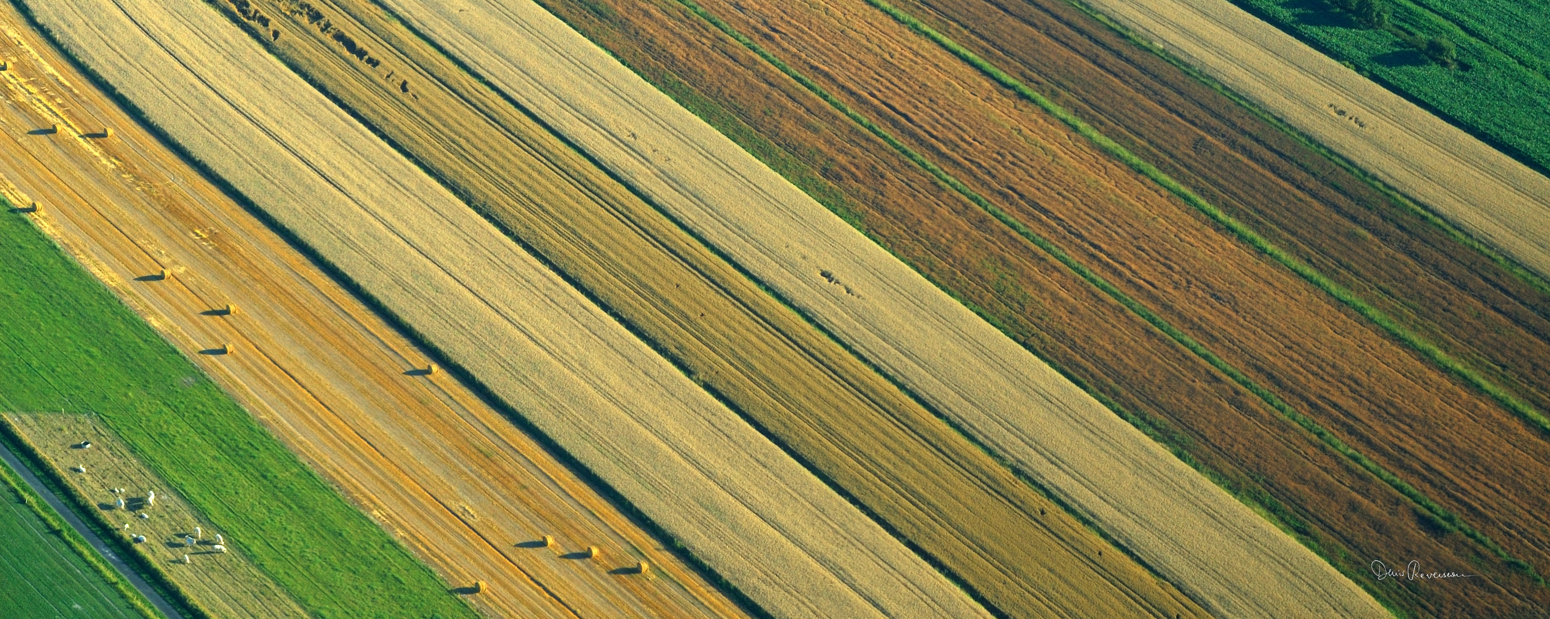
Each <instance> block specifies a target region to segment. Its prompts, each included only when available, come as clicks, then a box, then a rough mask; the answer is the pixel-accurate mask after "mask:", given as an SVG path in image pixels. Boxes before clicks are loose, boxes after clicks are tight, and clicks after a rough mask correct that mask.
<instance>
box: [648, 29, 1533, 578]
mask: <svg viewBox="0 0 1550 619" xmlns="http://www.w3.org/2000/svg"><path fill="white" fill-rule="evenodd" d="M678 2H679V3H680V4H682V5H684V6H685V7H686V8H688V9H689V10H690V11H691V12H692V13H694V14H695V15H696V16H698V17H700V18H701V19H704V20H705V21H706V22H708V23H710V24H711V25H713V26H715V27H716V28H717V29H718V30H720V31H722V32H723V33H724V34H726V35H727V36H729V37H732V38H733V39H734V40H736V41H738V42H739V43H740V44H742V45H743V46H744V47H746V48H748V49H749V51H751V52H753V53H754V54H756V55H758V56H759V57H760V58H762V59H763V60H764V61H765V62H768V63H769V64H770V65H772V66H774V67H775V68H777V69H779V70H780V71H781V72H782V73H784V74H786V75H787V76H788V77H790V78H791V79H792V80H794V81H796V82H797V83H798V84H800V85H802V86H803V87H804V88H806V89H807V90H808V91H810V92H812V93H813V94H814V95H815V96H817V97H819V98H820V99H822V100H823V101H824V102H826V103H828V104H829V105H830V106H832V107H834V109H836V110H838V111H839V112H840V113H842V114H844V115H845V116H846V117H847V118H849V119H850V120H851V121H852V122H855V123H856V124H857V125H860V126H861V127H863V128H865V129H866V130H867V131H869V132H871V133H872V134H873V135H875V136H877V138H878V139H880V140H882V141H883V142H884V143H886V144H888V145H889V146H890V147H892V148H893V149H895V150H896V151H898V152H899V153H900V154H901V155H903V156H904V157H906V158H907V159H909V160H910V161H911V162H913V163H915V164H916V165H918V166H920V167H921V168H922V169H924V170H926V171H927V172H929V173H930V174H931V175H932V176H933V177H935V178H936V179H937V181H938V182H941V183H942V184H943V185H945V186H947V187H949V188H951V189H953V190H954V191H956V192H958V193H959V194H961V195H963V196H964V197H965V198H967V199H968V200H969V201H971V202H973V203H974V204H975V205H977V206H979V207H980V208H982V209H984V210H985V211H986V212H987V213H989V214H990V215H991V216H992V217H995V218H996V220H998V221H1000V222H1001V223H1002V224H1004V225H1006V226H1007V227H1009V228H1011V229H1012V230H1014V231H1016V232H1017V233H1018V234H1019V235H1020V236H1022V237H1023V238H1024V239H1026V240H1027V241H1028V242H1029V243H1031V244H1033V245H1034V246H1035V247H1038V248H1039V249H1041V250H1043V251H1044V252H1045V253H1047V254H1048V255H1050V256H1051V257H1053V258H1054V259H1055V260H1057V261H1058V262H1060V263H1061V264H1062V265H1064V266H1065V267H1066V268H1068V269H1070V270H1071V271H1072V272H1074V273H1076V274H1077V275H1078V276H1080V277H1081V278H1082V279H1083V280H1085V281H1087V282H1088V283H1089V284H1091V285H1092V286H1094V287H1095V288H1097V289H1099V290H1101V291H1103V292H1104V293H1105V294H1106V295H1108V296H1109V297H1110V298H1112V299H1114V300H1115V301H1116V302H1118V303H1120V304H1121V305H1123V306H1124V307H1125V308H1126V309H1128V310H1130V311H1131V312H1132V313H1134V314H1136V315H1137V316H1139V317H1140V318H1142V319H1143V320H1145V321H1147V323H1148V324H1151V325H1152V326H1153V327H1154V328H1156V329H1158V330H1159V331H1161V332H1162V333H1164V334H1166V335H1167V336H1169V337H1170V338H1172V339H1173V340H1174V341H1175V342H1177V343H1178V344H1180V345H1181V346H1183V347H1184V348H1185V349H1187V350H1189V351H1190V352H1192V353H1194V354H1195V355H1196V356H1198V357H1199V358H1201V359H1202V360H1204V361H1205V362H1206V363H1208V364H1209V365H1211V366H1212V367H1213V368H1215V369H1216V370H1217V371H1219V372H1222V373H1223V374H1224V375H1225V376H1227V377H1228V378H1230V379H1231V380H1233V382H1235V383H1237V384H1238V385H1239V386H1241V387H1243V388H1244V389H1247V390H1248V391H1249V392H1251V393H1253V394H1254V395H1255V396H1256V397H1258V398H1260V399H1261V400H1263V401H1264V402H1265V403H1266V404H1268V405H1270V406H1271V408H1273V409H1274V410H1276V411H1277V412H1278V413H1280V414H1281V415H1282V416H1283V417H1285V418H1286V419H1287V420H1289V421H1292V422H1293V423H1295V424H1297V425H1298V426H1299V427H1301V428H1302V429H1303V430H1305V431H1307V432H1309V433H1310V434H1312V435H1313V436H1315V437H1316V438H1318V439H1319V440H1320V441H1321V442H1322V443H1323V444H1325V445H1327V446H1328V447H1329V448H1331V449H1333V450H1334V451H1335V452H1336V453H1339V454H1341V455H1342V456H1345V457H1347V458H1349V459H1351V460H1352V461H1353V462H1355V463H1357V464H1358V465H1359V466H1361V467H1362V468H1363V469H1365V470H1367V471H1368V472H1370V473H1372V474H1373V475H1374V476H1376V477H1378V478H1379V479H1380V480H1382V481H1383V482H1384V483H1387V484H1388V485H1390V486H1391V487H1393V488H1394V489H1395V490H1396V491H1398V492H1399V493H1400V494H1402V495H1404V496H1405V497H1406V498H1408V499H1410V500H1411V501H1412V502H1413V503H1415V504H1416V505H1417V506H1418V507H1420V508H1421V513H1423V514H1426V515H1427V516H1429V517H1430V518H1432V519H1433V521H1434V524H1435V525H1436V526H1437V527H1439V528H1441V529H1445V530H1449V531H1458V532H1460V533H1462V534H1463V535H1465V536H1466V537H1468V538H1469V539H1470V540H1472V541H1474V542H1476V543H1478V544H1480V545H1481V546H1482V547H1484V548H1486V549H1487V550H1489V551H1490V552H1492V553H1493V554H1495V555H1497V556H1499V557H1501V558H1502V559H1503V560H1504V561H1506V562H1508V563H1509V564H1510V565H1512V566H1513V567H1514V568H1516V569H1519V570H1521V571H1524V572H1525V573H1528V574H1529V575H1531V576H1532V577H1533V578H1535V579H1536V580H1539V581H1540V582H1543V579H1541V578H1540V577H1539V575H1538V574H1537V573H1535V572H1534V570H1533V567H1532V566H1530V565H1528V564H1527V563H1525V562H1523V561H1521V560H1518V559H1516V558H1513V557H1512V556H1511V555H1509V554H1508V553H1507V552H1506V550H1505V549H1503V548H1502V547H1501V546H1500V545H1498V544H1496V543H1495V542H1494V541H1493V540H1491V539H1490V538H1488V537H1486V536H1485V535H1484V534H1483V533H1480V532H1479V531H1478V530H1476V529H1475V528H1473V527H1471V526H1469V525H1468V524H1467V523H1465V522H1464V521H1463V520H1462V519H1461V518H1459V517H1458V516H1457V515H1456V514H1453V513H1451V512H1449V511H1447V510H1446V509H1444V508H1443V507H1442V506H1441V505H1438V504H1437V503H1436V502H1435V501H1433V500H1431V498H1430V497H1427V496H1426V495H1424V494H1423V493H1421V492H1420V491H1419V490H1417V489H1415V488H1414V487H1413V486H1411V485H1410V484H1409V483H1407V482H1405V481H1404V480H1402V479H1400V478H1399V477H1397V476H1395V475H1394V474H1393V473H1390V472H1389V471H1388V470H1386V469H1384V468H1382V467H1381V466H1379V465H1378V464H1377V463H1376V462H1373V461H1372V460H1371V459H1369V458H1367V457H1366V456H1365V455H1363V454H1361V453H1360V452H1358V451H1356V450H1355V449H1353V448H1351V447H1350V446H1349V445H1346V444H1345V443H1344V442H1343V441H1341V440H1340V439H1339V438H1338V437H1336V436H1335V435H1334V434H1333V433H1331V432H1329V431H1328V430H1327V429H1325V428H1324V427H1323V426H1320V425H1319V424H1318V423H1317V422H1315V421H1313V420H1312V419H1311V418H1309V417H1307V416H1306V415H1303V414H1302V413H1300V412H1298V411H1297V410H1295V409H1293V408H1292V407H1291V406H1290V405H1288V404H1287V403H1285V402H1284V401H1282V400H1281V399H1280V398H1279V397H1277V396H1276V395H1275V394H1274V393H1271V392H1270V391H1269V390H1268V389H1265V388H1264V387H1262V386H1260V385H1259V384H1257V383H1255V382H1254V381H1253V380H1252V379H1250V378H1249V377H1248V376H1247V375H1245V374H1244V373H1243V372H1241V371H1239V370H1238V369H1237V368H1235V367H1233V366H1232V365H1230V364H1228V363H1227V362H1226V361H1224V360H1223V359H1221V358H1220V357H1218V356H1217V355H1216V354H1215V353H1212V352H1211V351H1210V350H1208V349H1206V348H1205V346H1203V345H1201V344H1200V343H1198V342H1196V341H1195V340H1194V339H1193V338H1191V337H1189V336H1188V335H1187V334H1185V333H1184V332H1182V331H1180V330H1179V329H1177V328H1175V327H1173V326H1172V325H1171V324H1168V323H1167V322H1166V321H1164V320H1163V319H1162V318H1161V317H1160V316H1158V315H1157V314H1155V313H1153V312H1152V311H1151V310H1150V309H1148V308H1147V307H1146V306H1144V305H1142V304H1141V303H1140V302H1139V301H1136V300H1134V299H1132V298H1130V297H1129V296H1128V295H1126V294H1125V293H1123V292H1122V291H1120V290H1119V289H1118V288H1116V287H1115V286H1114V285H1112V284H1110V283H1109V282H1108V281H1106V280H1104V279H1103V278H1102V277H1100V276H1098V274H1097V273H1094V272H1093V271H1092V270H1091V269H1088V268H1087V267H1086V266H1085V265H1083V264H1081V263H1080V262H1078V261H1077V260H1076V259H1074V258H1072V257H1071V256H1070V255H1069V254H1067V253H1066V252H1065V251H1064V250H1062V249H1060V248H1059V247H1058V246H1056V245H1055V244H1054V243H1052V242H1050V241H1049V240H1047V239H1045V238H1043V237H1041V236H1039V235H1038V234H1036V233H1034V232H1033V231H1032V230H1031V229H1029V228H1028V227H1027V226H1026V225H1024V224H1023V223H1022V222H1020V221H1018V220H1017V219H1015V218H1013V217H1012V216H1010V215H1009V214H1007V213H1006V212H1005V211H1003V210H1001V209H1000V208H999V207H997V206H995V205H994V204H992V203H991V202H990V201H989V200H987V199H985V198H984V197H983V196H981V195H979V194H978V193H977V192H975V191H974V190H973V189H970V188H969V187H968V186H967V185H965V184H964V183H963V182H962V181H959V180H958V179H957V178H954V177H953V176H952V175H950V174H948V173H947V172H946V171H945V170H943V169H942V168H941V167H939V166H937V165H936V164H935V163H933V162H931V161H930V160H929V159H927V158H926V157H925V156H923V155H921V154H920V153H918V152H916V151H914V150H913V149H911V148H910V147H908V146H907V145H905V144H904V143H903V142H901V141H899V140H898V139H897V138H895V137H894V136H893V135H892V134H890V133H888V132H887V131H886V130H884V129H883V128H882V127H880V126H878V125H877V124H876V123H874V122H872V120H871V119H869V118H867V117H865V116H863V115H862V114H861V113H859V112H857V111H855V110H854V109H852V108H851V107H850V106H849V105H847V104H846V103H845V102H843V101H840V100H839V99H838V98H837V97H835V96H834V95H832V94H830V93H829V92H828V91H827V90H825V89H824V88H823V87H821V86H819V85H818V84H817V83H816V82H814V81H812V80H811V79H810V78H808V77H807V76H805V75H802V74H801V73H799V72H798V71H796V70H795V69H792V68H791V67H790V66H789V65H787V64H786V63H785V62H784V61H782V60H780V59H779V58H778V57H776V56H775V55H774V54H771V53H770V52H769V51H768V50H765V49H764V48H763V47H761V46H760V45H758V44H757V43H755V42H754V41H753V40H752V39H749V38H748V37H747V36H745V35H743V34H742V33H741V32H738V31H737V30H736V29H734V28H732V27H731V25H730V24H727V23H726V22H724V21H722V20H721V19H720V18H718V17H716V16H715V15H714V14H712V13H710V12H709V11H706V10H705V9H704V8H702V7H700V6H699V5H698V4H696V3H694V2H693V0H678ZM868 2H870V3H872V4H873V5H874V6H877V7H878V8H879V9H881V10H884V11H886V12H888V13H889V14H890V15H891V16H893V17H894V18H895V19H900V21H903V22H904V23H906V25H910V26H911V27H912V28H913V27H915V26H914V25H913V24H911V23H910V22H914V24H919V29H923V30H924V31H925V32H934V31H932V30H930V29H929V28H927V27H926V26H925V25H924V24H920V22H919V21H918V20H914V18H913V17H910V16H909V15H907V14H905V13H903V12H902V11H899V10H898V9H896V8H893V7H892V6H891V5H888V4H886V3H883V2H880V1H879V0H868ZM905 19H908V20H909V21H905ZM937 36H938V37H941V35H937ZM941 39H942V40H943V41H946V38H945V37H941ZM939 43H940V41H939ZM959 49H962V48H961V47H960V48H959ZM963 52H964V53H965V54H969V55H971V56H972V54H970V53H969V52H968V51H967V50H963ZM976 58H977V57H976ZM981 62H982V63H983V61H981ZM986 66H989V65H988V63H986ZM990 68H991V69H994V67H990ZM1007 79H1008V80H1011V78H1010V77H1007ZM1011 81H1015V80H1011ZM1025 90H1026V88H1025ZM1028 92H1029V93H1030V94H1032V95H1034V96H1035V97H1038V101H1043V103H1042V104H1041V105H1047V106H1048V108H1053V109H1055V110H1060V111H1061V112H1062V113H1063V118H1061V120H1063V121H1066V122H1068V123H1070V122H1072V121H1074V122H1076V123H1080V124H1081V125H1082V126H1083V127H1086V131H1085V132H1083V135H1084V136H1085V137H1088V138H1089V139H1093V138H1094V137H1095V136H1096V137H1097V138H1100V139H1102V140H1104V141H1106V142H1108V144H1109V145H1112V147H1113V148H1114V149H1116V150H1118V151H1122V152H1126V154H1128V151H1125V150H1124V149H1123V148H1122V147H1120V146H1119V145H1118V144H1115V143H1114V142H1113V141H1112V140H1108V138H1106V137H1103V136H1102V135H1101V134H1099V133H1098V132H1097V131H1096V130H1093V129H1092V128H1091V127H1088V126H1087V125H1086V124H1085V123H1082V121H1081V120H1080V119H1077V118H1075V117H1074V116H1072V115H1071V114H1069V113H1065V112H1064V110H1063V109H1061V108H1059V107H1058V106H1055V105H1054V104H1053V103H1050V102H1049V101H1048V100H1046V99H1044V98H1043V97H1041V96H1038V94H1037V93H1033V92H1032V91H1031V90H1030V91H1028ZM1048 108H1046V109H1048ZM1067 119H1069V120H1067ZM1094 141H1095V142H1096V141H1097V140H1096V139H1094ZM1100 145H1101V144H1100ZM1130 159H1131V160H1132V161H1134V162H1136V163H1139V164H1141V165H1145V166H1147V167H1151V166H1150V165H1149V164H1146V163H1145V162H1144V161H1141V160H1140V159H1139V158H1137V157H1135V156H1134V155H1131V156H1130ZM1126 163H1130V162H1129V161H1127V162H1126ZM1152 171H1153V172H1154V173H1155V174H1156V175H1157V176H1160V177H1163V178H1167V177H1166V176H1164V175H1163V174H1162V173H1161V172H1159V171H1157V170H1156V169H1155V168H1152ZM1169 180H1170V181H1171V179H1169ZM1173 185H1174V186H1175V187H1178V188H1179V189H1180V190H1184V191H1187V190H1185V189H1184V188H1183V187H1182V186H1180V185H1178V183H1176V182H1174V183H1173ZM1191 195H1192V194H1191ZM1196 200H1197V201H1199V202H1200V203H1201V204H1205V202H1204V201H1203V200H1199V198H1196ZM1207 206H1209V205H1207ZM1212 208H1213V210H1215V209H1214V207H1212ZM1217 213H1218V214H1221V212H1220V211H1217ZM1221 216H1222V217H1223V218H1226V215H1225V214H1221ZM1239 225H1240V227H1241V226H1242V225H1241V224H1239ZM1243 229H1244V230H1245V231H1248V230H1247V228H1246V227H1244V228H1243ZM1248 232H1250V233H1251V234H1252V231H1248ZM1254 238H1258V236H1257V235H1255V236H1254ZM1260 241H1261V242H1262V243H1264V245H1265V246H1267V247H1268V246H1269V243H1266V242H1264V241H1263V239H1260ZM1281 255H1282V256H1284V257H1286V258H1287V259H1289V260H1291V259H1292V258H1291V257H1290V256H1287V255H1285V254H1284V253H1282V254H1281ZM1310 270H1311V269H1310ZM1326 281H1327V280H1326ZM1330 285H1331V286H1334V284H1333V282H1330ZM1374 311H1376V310H1374ZM1434 348H1435V347H1434ZM1439 353H1440V351H1439ZM1123 417H1129V416H1123ZM1315 550H1317V549H1315ZM1326 559H1327V557H1326Z"/></svg>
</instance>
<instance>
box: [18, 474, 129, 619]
mask: <svg viewBox="0 0 1550 619" xmlns="http://www.w3.org/2000/svg"><path fill="white" fill-rule="evenodd" d="M7 466H8V465H6V464H5V463H0V475H3V476H5V477H6V479H5V480H0V482H3V483H0V536H3V538H4V539H5V540H6V543H5V544H3V545H0V614H4V615H5V616H6V617H16V618H18V619H24V618H32V617H64V616H70V615H75V614H90V616H93V617H114V618H119V617H122V618H125V619H128V618H131V617H144V616H146V615H142V614H141V613H140V612H139V611H137V610H136V609H135V607H134V606H133V605H131V604H130V603H129V600H128V599H126V598H125V597H124V594H123V593H120V592H119V591H117V590H116V589H114V588H113V586H112V585H110V584H109V583H108V582H107V580H106V579H104V578H103V576H102V574H101V573H98V572H96V571H94V570H93V569H92V567H91V566H90V565H88V564H87V563H86V561H85V559H83V558H81V555H79V554H77V553H76V551H75V550H74V549H72V548H71V547H70V546H68V545H66V544H65V542H64V540H62V539H60V536H59V534H57V533H54V532H52V531H51V530H50V529H51V528H52V527H51V526H50V525H49V524H48V523H47V522H46V521H44V520H43V518H42V517H41V516H39V515H38V512H37V511H35V510H34V509H33V508H32V507H31V506H30V505H28V504H26V503H24V502H23V498H22V495H21V494H19V493H18V491H17V489H16V487H15V486H13V485H12V482H13V481H15V473H14V472H12V471H9V470H5V469H6V467H7ZM15 483H20V482H19V481H15ZM56 517H57V516H56Z"/></svg>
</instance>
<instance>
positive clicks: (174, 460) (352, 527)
mask: <svg viewBox="0 0 1550 619" xmlns="http://www.w3.org/2000/svg"><path fill="white" fill-rule="evenodd" d="M0 255H3V256H4V257H5V260H3V261H0V375H4V376H7V377H10V378H9V379H8V380H6V381H4V382H0V403H3V404H4V405H5V406H6V407H7V408H8V409H10V410H26V411H51V410H69V411H93V412H96V413H97V414H98V415H99V417H100V418H101V419H102V420H103V422H104V423H105V424H106V425H107V426H108V427H110V428H112V429H113V430H114V432H115V433H117V434H118V435H119V437H120V438H121V439H123V441H124V442H125V443H126V444H127V445H129V446H130V447H131V448H132V449H133V450H134V451H135V452H136V454H137V455H138V456H139V457H140V459H141V460H142V461H143V462H144V463H145V464H146V465H147V466H148V467H149V468H150V469H151V470H152V471H154V472H155V473H157V474H158V475H159V476H160V477H161V478H162V479H165V480H166V481H167V483H169V484H171V485H172V486H173V487H175V488H177V490H178V491H179V493H180V494H182V495H183V497H184V498H185V499H187V500H188V502H189V503H191V504H193V505H194V506H195V507H196V508H197V509H198V510H199V511H200V512H202V513H203V514H204V515H205V516H206V517H208V518H209V519H210V521H211V522H213V523H216V524H217V525H218V526H220V527H222V528H224V529H225V530H226V531H228V532H229V535H228V537H230V538H231V539H232V540H233V541H234V542H236V543H238V544H240V545H241V548H242V549H243V550H244V551H246V552H247V553H248V555H249V556H250V557H251V558H252V559H253V562H254V564H256V565H257V566H258V567H259V569H261V570H263V571H264V572H265V573H267V574H269V575H270V577H271V578H273V579H274V580H275V581H276V582H277V583H279V584H280V585H281V586H282V587H284V588H285V589H286V590H287V591H289V592H290V593H291V595H292V596H293V597H294V598H295V599H296V600H297V602H299V603H300V604H301V605H302V606H303V607H304V608H306V609H307V610H308V611H309V612H311V613H313V614H314V615H316V616H319V617H355V616H389V615H391V616H406V615H407V616H418V617H431V616H440V617H471V616H473V612H472V609H471V608H469V607H468V606H467V605H466V604H464V603H463V602H462V601H461V600H459V599H458V598H456V597H455V596H454V595H452V594H451V593H449V592H448V587H447V585H445V584H444V583H442V582H441V581H440V579H439V578H437V577H436V575H435V574H434V573H433V572H431V571H430V569H429V568H427V567H426V566H425V565H423V564H421V563H420V562H419V561H417V560H415V558H414V557H413V556H412V555H410V554H409V552H408V551H407V550H405V549H404V548H403V547H402V546H401V545H399V544H398V542H397V541H396V540H394V539H393V538H392V537H391V536H389V535H388V534H387V532H386V531H384V530H382V528H380V527H379V526H377V524H376V523H375V522H373V521H371V520H370V519H368V518H367V517H366V516H365V514H363V513H361V512H360V511H359V510H357V509H356V508H355V507H354V506H352V505H351V504H349V503H348V502H346V501H345V500H344V498H343V497H342V496H340V495H339V493H338V492H337V490H335V488H333V487H332V486H330V485H329V484H328V483H327V482H325V481H324V480H323V479H322V478H321V477H319V476H317V474H316V473H314V472H313V471H312V470H311V469H309V468H307V466H306V465H305V464H304V463H303V462H301V461H300V460H299V459H298V458H297V457H296V456H295V454H293V453H291V452H290V451H288V450H287V449H286V448H285V446H284V445H283V444H281V443H280V442H279V441H278V440H277V439H275V438H274V436H272V435H270V434H269V433H268V431H267V430H265V429H264V428H263V427H262V426H260V425H259V424H258V422H257V421H256V420H255V419H254V417H253V416H252V415H251V414H249V413H248V411H246V410H245V409H243V408H242V407H241V406H239V405H238V404H237V403H236V402H235V401H234V400H232V398H231V397H230V396H229V395H227V394H226V393H225V392H224V391H222V390H221V388H220V387H219V386H217V385H216V384H215V383H214V382H212V381H211V380H210V379H209V378H208V377H207V376H205V375H204V374H203V373H202V372H201V371H200V370H199V368H198V367H196V366H195V365H194V364H193V363H192V362H190V361H189V360H188V359H187V358H185V357H183V356H182V355H181V354H180V353H179V352H178V350H177V349H175V348H173V346H172V345H171V344H170V343H168V342H167V341H166V340H164V339H162V337H161V336H160V334H158V333H157V332H156V331H154V330H153V329H152V328H151V327H150V325H148V324H146V323H145V322H144V321H143V320H141V319H140V318H139V317H138V316H137V315H136V314H134V312H133V311H131V310H130V309H129V308H128V307H126V306H125V305H124V304H123V303H122V302H121V301H120V300H119V299H118V298H117V297H115V296H114V295H113V294H112V293H111V292H110V291H109V290H108V289H107V288H106V287H105V286H103V285H102V284H101V282H98V281H97V280H96V279H95V278H93V277H92V276H91V275H90V274H88V273H87V272H86V271H85V270H84V269H82V268H81V267H80V265H78V264H76V263H75V262H73V261H72V260H70V259H69V258H68V257H67V256H66V255H65V254H64V253H63V252H62V251H61V250H60V248H59V247H58V246H57V245H55V244H54V243H52V242H51V241H50V240H49V239H48V238H47V237H45V236H44V235H43V234H42V233H41V232H40V231H38V230H36V229H34V228H33V226H32V225H31V224H30V223H29V222H27V221H25V219H24V218H22V217H14V216H13V217H0Z"/></svg>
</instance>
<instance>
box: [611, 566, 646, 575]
mask: <svg viewBox="0 0 1550 619" xmlns="http://www.w3.org/2000/svg"><path fill="white" fill-rule="evenodd" d="M608 573H609V574H613V575H615V576H626V575H630V574H639V573H640V568H638V567H635V566H633V565H632V566H629V567H616V568H614V569H611V570H608Z"/></svg>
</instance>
